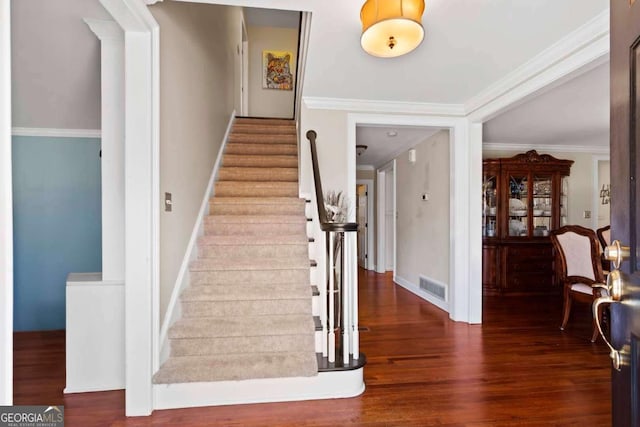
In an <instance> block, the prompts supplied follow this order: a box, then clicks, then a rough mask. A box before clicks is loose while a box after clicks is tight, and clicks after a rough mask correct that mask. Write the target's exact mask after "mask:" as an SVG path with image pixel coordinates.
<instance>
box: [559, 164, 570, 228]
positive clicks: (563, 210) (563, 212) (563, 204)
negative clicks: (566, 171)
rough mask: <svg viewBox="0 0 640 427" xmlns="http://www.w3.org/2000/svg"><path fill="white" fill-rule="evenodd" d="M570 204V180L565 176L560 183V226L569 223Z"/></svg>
mask: <svg viewBox="0 0 640 427" xmlns="http://www.w3.org/2000/svg"><path fill="white" fill-rule="evenodd" d="M568 206H569V180H568V177H566V176H563V177H562V181H561V184H560V227H563V226H565V225H567V215H568V213H567V209H568Z"/></svg>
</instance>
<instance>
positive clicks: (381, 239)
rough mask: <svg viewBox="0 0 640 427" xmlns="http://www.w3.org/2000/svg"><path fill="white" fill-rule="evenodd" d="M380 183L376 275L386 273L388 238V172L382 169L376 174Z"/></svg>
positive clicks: (378, 190)
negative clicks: (386, 228) (386, 202)
mask: <svg viewBox="0 0 640 427" xmlns="http://www.w3.org/2000/svg"><path fill="white" fill-rule="evenodd" d="M376 177H377V180H376V182H377V183H378V186H377V192H376V193H377V194H376V196H377V197H378V209H377V211H376V216H377V217H378V218H380V224H378V229H377V236H378V239H377V240H378V247H377V249H376V273H384V272H385V270H386V269H385V265H386V260H385V258H386V253H385V245H386V236H385V234H386V233H385V229H384V226H383V225H382V224H384V223H385V210H386V209H385V201H386V194H385V193H386V188H387V186H386V181H385V180H386V179H387V177H386V172H385V171H384V170H382V169H379V170H378V171H377V172H376Z"/></svg>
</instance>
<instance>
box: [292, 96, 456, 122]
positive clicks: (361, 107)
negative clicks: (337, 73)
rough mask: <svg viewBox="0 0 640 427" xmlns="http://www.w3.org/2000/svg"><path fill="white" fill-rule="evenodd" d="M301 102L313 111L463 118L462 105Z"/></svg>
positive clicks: (334, 100)
mask: <svg viewBox="0 0 640 427" xmlns="http://www.w3.org/2000/svg"><path fill="white" fill-rule="evenodd" d="M303 102H304V104H305V105H306V106H307V108H310V109H313V110H345V111H360V112H367V113H398V114H423V115H437V116H454V117H463V116H465V110H464V105H462V104H437V103H428V102H402V101H376V100H367V99H347V98H325V97H316V96H305V97H303Z"/></svg>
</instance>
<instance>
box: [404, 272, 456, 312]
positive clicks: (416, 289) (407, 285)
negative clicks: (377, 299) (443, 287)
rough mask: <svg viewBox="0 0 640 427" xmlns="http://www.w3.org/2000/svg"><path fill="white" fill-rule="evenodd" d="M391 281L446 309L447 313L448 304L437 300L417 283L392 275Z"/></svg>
mask: <svg viewBox="0 0 640 427" xmlns="http://www.w3.org/2000/svg"><path fill="white" fill-rule="evenodd" d="M393 281H394V282H395V283H396V284H398V285H400V286H402V287H403V288H405V289H406V290H408V291H409V292H411V293H413V294H416V295H417V296H419V297H420V298H422V299H423V300H425V301H427V302H429V303H431V304H433V305H435V306H436V307H438V308H440V309H442V310H444V311H446V312H447V313H449V304H448V303H447V302H445V301H442V300H439V299H437V298H434V297H433V296H431V295H429V294H428V293H426V292H424V291H423V290H422V289H420V288H419V287H418V286H417V285H414V284H413V283H411V282H409V281H408V280H406V279H404V278H402V277H400V276H393Z"/></svg>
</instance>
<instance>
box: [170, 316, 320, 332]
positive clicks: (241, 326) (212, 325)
mask: <svg viewBox="0 0 640 427" xmlns="http://www.w3.org/2000/svg"><path fill="white" fill-rule="evenodd" d="M310 331H315V323H314V320H313V318H312V317H311V315H310V314H283V315H279V316H232V317H228V316H211V317H193V318H182V319H180V320H178V321H177V322H176V323H175V324H174V325H173V326H172V327H171V328H170V329H169V337H170V338H215V337H241V336H245V337H254V336H265V335H296V334H305V333H309V332H310Z"/></svg>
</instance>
